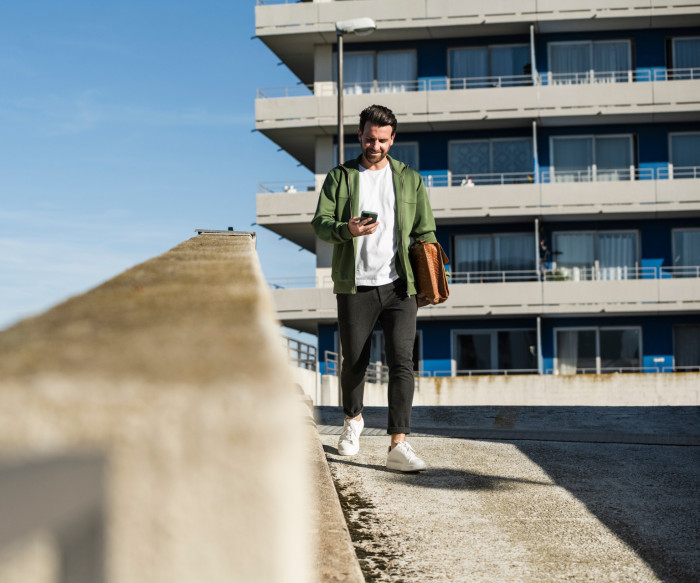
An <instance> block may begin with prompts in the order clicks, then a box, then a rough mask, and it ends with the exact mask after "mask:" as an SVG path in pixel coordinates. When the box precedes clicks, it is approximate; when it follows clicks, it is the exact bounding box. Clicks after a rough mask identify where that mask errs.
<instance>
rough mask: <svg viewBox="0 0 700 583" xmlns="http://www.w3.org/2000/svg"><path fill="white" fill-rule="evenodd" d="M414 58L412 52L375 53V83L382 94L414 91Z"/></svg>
mask: <svg viewBox="0 0 700 583" xmlns="http://www.w3.org/2000/svg"><path fill="white" fill-rule="evenodd" d="M415 80H416V57H415V54H414V52H413V51H402V52H380V53H377V82H378V86H379V91H380V92H382V93H394V92H399V91H411V90H414V89H415Z"/></svg>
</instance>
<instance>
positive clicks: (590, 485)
mask: <svg viewBox="0 0 700 583" xmlns="http://www.w3.org/2000/svg"><path fill="white" fill-rule="evenodd" d="M386 414H387V409H386V408H385V407H366V408H365V410H364V411H363V415H364V417H365V427H366V428H367V427H369V428H382V427H385V426H386V425H385V424H386ZM316 419H317V421H318V423H319V425H329V426H333V425H342V419H343V413H342V410H341V409H340V408H337V407H318V408H317V409H316ZM412 425H413V430H414V432H415V433H419V434H425V435H433V436H436V437H453V438H470V439H478V440H481V441H495V440H499V441H507V442H510V443H512V444H513V445H514V446H516V447H517V448H518V449H519V450H520V451H521V452H522V453H523V454H524V455H525V456H527V457H528V458H529V459H530V460H531V461H532V462H533V463H535V464H537V465H538V466H539V467H540V468H541V469H542V470H543V471H544V472H545V473H546V474H547V475H548V476H549V477H550V478H551V482H549V483H547V482H527V483H535V484H542V485H547V486H552V485H556V486H559V487H562V488H565V489H566V490H567V491H569V492H570V493H571V494H572V495H573V496H575V497H576V498H577V499H578V500H579V501H580V502H581V503H583V504H584V505H585V506H586V508H587V509H588V511H589V512H590V513H591V514H592V515H594V516H595V517H596V518H597V519H598V520H599V521H600V522H601V523H602V524H603V525H605V526H606V527H607V528H608V529H609V530H610V531H611V532H612V533H614V534H615V535H616V536H617V537H618V538H619V539H620V540H622V541H624V542H625V543H626V544H627V545H628V546H629V548H631V549H633V550H634V551H635V552H636V553H637V555H638V556H639V557H640V558H641V559H642V560H644V561H645V562H646V563H647V565H649V567H650V568H651V569H652V570H653V571H654V572H655V574H656V576H657V577H658V578H659V579H660V580H661V581H664V582H665V583H676V582H677V583H685V582H689V581H698V580H699V579H698V573H700V496H698V484H700V447H698V445H697V444H698V442H699V439H698V436H699V434H700V407H414V410H413V423H412ZM518 431H519V432H520V435H529V436H530V437H521V438H519V437H517V435H518V433H517V432H518ZM470 432H471V433H472V435H469V434H470ZM556 436H564V437H566V439H557V438H556ZM620 436H622V437H621V438H620V439H617V438H618V437H620ZM553 437H554V438H553ZM627 437H629V438H630V439H629V440H627V441H626V440H625V439H626V438H627ZM645 437H648V438H649V440H648V441H645V440H644V438H645ZM637 439H639V441H636V440H637ZM649 444H651V445H649ZM654 444H655V445H654ZM326 451H327V452H328V453H330V454H332V455H331V456H328V459H329V462H330V463H344V464H351V465H357V466H364V467H369V468H372V469H376V470H377V471H382V472H387V471H389V470H387V469H386V468H385V467H383V466H380V465H365V464H361V463H358V462H355V461H349V460H348V461H346V460H339V459H337V458H335V457H332V456H333V455H335V454H336V453H337V452H336V451H335V448H329V447H327V448H326ZM392 474H394V472H392ZM392 479H395V480H396V482H402V483H404V482H405V483H410V484H411V485H415V486H420V487H424V488H445V489H464V490H495V489H507V488H511V487H512V488H515V487H516V486H517V482H519V481H521V480H517V479H513V478H505V477H499V476H485V475H480V474H475V473H471V472H466V471H459V470H455V469H454V468H450V469H446V468H430V470H429V471H428V472H425V473H422V474H400V473H396V477H395V478H392ZM523 482H524V481H523Z"/></svg>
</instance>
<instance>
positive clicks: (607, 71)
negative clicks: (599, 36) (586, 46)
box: [593, 41, 632, 82]
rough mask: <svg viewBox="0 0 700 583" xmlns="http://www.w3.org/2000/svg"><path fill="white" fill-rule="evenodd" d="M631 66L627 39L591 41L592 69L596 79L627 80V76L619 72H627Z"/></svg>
mask: <svg viewBox="0 0 700 583" xmlns="http://www.w3.org/2000/svg"><path fill="white" fill-rule="evenodd" d="M631 68H632V67H631V66H630V43H629V41H615V42H597V43H593V69H594V71H595V78H596V80H598V81H601V80H602V81H612V82H621V81H628V77H627V76H626V75H621V74H620V72H623V71H624V72H627V71H629V70H630V69H631Z"/></svg>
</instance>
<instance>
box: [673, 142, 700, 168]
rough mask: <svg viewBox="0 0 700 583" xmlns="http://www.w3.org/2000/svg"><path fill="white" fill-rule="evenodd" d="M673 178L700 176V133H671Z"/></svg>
mask: <svg viewBox="0 0 700 583" xmlns="http://www.w3.org/2000/svg"><path fill="white" fill-rule="evenodd" d="M669 140H670V150H671V172H672V176H673V178H700V133H683V134H670V136H669Z"/></svg>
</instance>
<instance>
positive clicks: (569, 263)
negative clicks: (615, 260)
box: [552, 233, 595, 269]
mask: <svg viewBox="0 0 700 583" xmlns="http://www.w3.org/2000/svg"><path fill="white" fill-rule="evenodd" d="M553 243H554V245H553V246H554V248H553V249H552V252H553V253H555V255H554V259H555V261H556V262H557V265H558V266H560V267H567V268H572V269H573V268H579V269H580V268H590V267H592V266H593V264H594V262H595V233H554V237H553Z"/></svg>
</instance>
